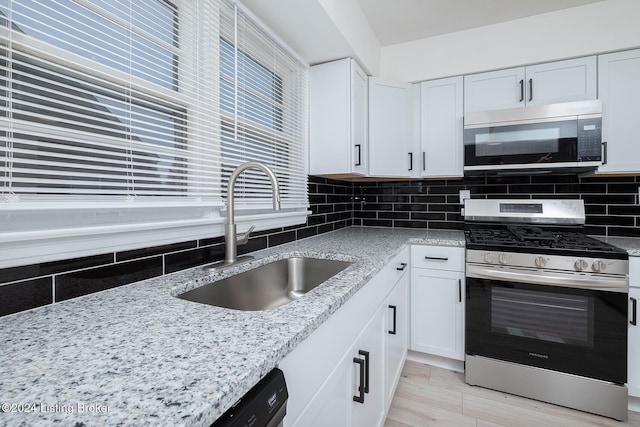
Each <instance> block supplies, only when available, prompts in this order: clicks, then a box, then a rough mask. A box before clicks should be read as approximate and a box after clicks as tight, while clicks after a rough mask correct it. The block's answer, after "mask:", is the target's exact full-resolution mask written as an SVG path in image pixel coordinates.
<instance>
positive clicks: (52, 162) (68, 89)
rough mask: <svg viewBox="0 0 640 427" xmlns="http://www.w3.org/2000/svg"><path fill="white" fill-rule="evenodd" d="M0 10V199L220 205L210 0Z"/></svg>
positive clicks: (27, 1)
mask: <svg viewBox="0 0 640 427" xmlns="http://www.w3.org/2000/svg"><path fill="white" fill-rule="evenodd" d="M3 3H4V4H0V14H1V15H0V18H1V19H2V21H1V24H2V26H1V27H0V30H1V32H2V38H1V44H0V67H1V68H0V89H1V94H2V97H1V102H2V107H3V108H2V111H3V114H2V115H1V116H0V120H1V122H0V135H1V137H2V142H0V144H1V145H0V158H2V163H1V164H0V166H1V175H0V180H2V187H3V188H2V193H3V196H4V198H3V201H4V203H5V204H7V203H9V204H11V205H12V206H11V207H12V208H15V207H16V204H17V207H20V204H24V205H25V206H27V205H28V204H33V203H39V204H38V205H37V206H42V207H45V206H47V205H48V204H50V203H51V202H55V203H56V204H59V205H64V204H65V203H68V202H72V203H73V204H74V205H75V206H81V205H86V206H96V204H97V205H109V206H119V205H126V206H132V205H134V206H135V205H142V206H144V205H145V204H158V203H162V204H165V205H172V204H177V205H179V204H184V203H195V204H215V203H216V202H218V203H219V199H220V197H219V195H220V192H221V181H220V179H219V174H220V170H221V162H220V156H219V147H218V145H219V144H217V143H216V142H217V141H219V139H220V128H219V123H220V113H219V108H218V105H217V104H218V99H219V89H218V86H219V85H218V82H217V80H216V78H215V76H217V75H218V68H219V56H218V48H217V46H216V45H215V44H214V43H211V44H207V43H203V42H202V40H201V39H200V36H201V34H199V33H200V32H202V33H203V34H202V35H205V36H206V34H208V33H212V34H216V33H217V31H218V29H217V22H218V20H217V16H218V10H217V7H215V6H214V4H213V2H204V1H201V2H178V3H176V4H172V3H169V2H165V1H163V0H141V1H128V0H116V1H112V0H91V1H89V0H76V1H72V0H9V1H5V2H3ZM212 39H213V37H209V40H212ZM205 76H206V78H205ZM43 203H44V204H43ZM48 207H51V206H50V205H49V206H48Z"/></svg>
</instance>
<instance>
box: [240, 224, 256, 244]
mask: <svg viewBox="0 0 640 427" xmlns="http://www.w3.org/2000/svg"><path fill="white" fill-rule="evenodd" d="M255 228H256V226H255V225H252V226H251V227H250V228H249V229H248V230H247V231H245V232H244V233H242V234H238V235H237V236H236V242H237V244H238V245H244V244H246V243H247V242H248V241H249V235H250V234H251V232H252V231H253V230H255Z"/></svg>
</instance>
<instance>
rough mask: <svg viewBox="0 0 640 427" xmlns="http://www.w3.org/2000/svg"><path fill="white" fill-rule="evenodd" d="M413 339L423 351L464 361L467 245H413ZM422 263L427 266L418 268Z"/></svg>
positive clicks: (416, 349) (412, 341)
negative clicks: (461, 246)
mask: <svg viewBox="0 0 640 427" xmlns="http://www.w3.org/2000/svg"><path fill="white" fill-rule="evenodd" d="M411 251H412V264H411V265H412V268H411V340H410V345H409V348H410V349H411V350H414V351H418V352H421V353H427V354H431V355H435V356H441V357H446V358H449V359H454V360H464V328H465V326H464V308H465V304H464V302H465V280H464V248H450V247H437V246H412V248H411ZM420 263H422V264H424V265H425V266H427V268H418V267H415V266H416V265H420Z"/></svg>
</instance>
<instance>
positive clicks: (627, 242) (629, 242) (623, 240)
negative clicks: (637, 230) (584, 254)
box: [595, 236, 640, 256]
mask: <svg viewBox="0 0 640 427" xmlns="http://www.w3.org/2000/svg"><path fill="white" fill-rule="evenodd" d="M595 237H596V238H597V239H600V240H602V241H605V242H607V243H610V244H612V245H613V246H617V247H619V248H620V249H624V250H625V251H627V252H628V253H629V256H640V237H602V236H595Z"/></svg>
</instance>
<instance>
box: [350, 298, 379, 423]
mask: <svg viewBox="0 0 640 427" xmlns="http://www.w3.org/2000/svg"><path fill="white" fill-rule="evenodd" d="M385 310H386V307H385V306H381V307H380V308H379V309H378V311H376V314H375V315H374V316H373V319H371V321H370V322H369V324H368V325H367V327H366V329H365V330H364V331H363V332H362V335H360V337H359V339H358V340H357V341H356V344H355V345H354V346H353V347H352V349H351V355H352V356H353V359H352V362H353V365H352V366H351V372H352V373H353V375H352V381H351V392H352V394H353V398H352V399H351V407H352V409H353V412H352V414H353V417H352V419H351V424H350V425H352V426H363V427H364V426H380V425H382V424H383V422H384V416H385V413H386V410H385V409H386V408H385V392H384V387H385V381H384V372H385V371H384V362H385V343H384V334H385V333H386V331H385V329H384V326H385V325H384V324H385V322H384V319H385Z"/></svg>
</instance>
